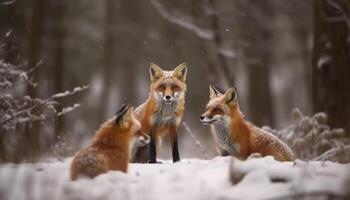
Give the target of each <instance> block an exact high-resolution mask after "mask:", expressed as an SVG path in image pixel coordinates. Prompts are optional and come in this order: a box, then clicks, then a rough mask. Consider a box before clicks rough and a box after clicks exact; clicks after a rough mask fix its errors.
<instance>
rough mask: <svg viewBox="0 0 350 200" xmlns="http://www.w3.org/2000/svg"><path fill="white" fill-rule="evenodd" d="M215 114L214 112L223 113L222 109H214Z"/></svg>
mask: <svg viewBox="0 0 350 200" xmlns="http://www.w3.org/2000/svg"><path fill="white" fill-rule="evenodd" d="M213 112H214V113H222V112H223V111H222V109H221V108H214V109H213Z"/></svg>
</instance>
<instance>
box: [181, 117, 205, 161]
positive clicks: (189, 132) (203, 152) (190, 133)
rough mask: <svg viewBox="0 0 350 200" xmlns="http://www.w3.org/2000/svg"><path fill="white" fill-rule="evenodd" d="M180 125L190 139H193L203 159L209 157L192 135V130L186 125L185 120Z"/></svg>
mask: <svg viewBox="0 0 350 200" xmlns="http://www.w3.org/2000/svg"><path fill="white" fill-rule="evenodd" d="M182 125H183V126H184V127H185V129H186V131H187V133H188V134H189V135H190V137H191V139H192V140H193V142H194V143H195V144H196V145H197V147H198V149H200V151H201V152H202V154H203V156H204V158H205V159H209V156H208V154H207V153H206V151H205V149H204V147H203V145H202V143H201V142H200V141H199V140H197V139H196V137H195V136H194V134H193V132H192V131H191V129H190V127H189V126H188V125H187V123H186V122H183V123H182Z"/></svg>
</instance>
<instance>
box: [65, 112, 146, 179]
mask: <svg viewBox="0 0 350 200" xmlns="http://www.w3.org/2000/svg"><path fill="white" fill-rule="evenodd" d="M140 128H141V126H140V123H139V121H138V120H137V119H136V118H135V116H134V112H133V108H132V107H129V106H124V107H123V108H122V109H121V110H120V111H119V112H118V113H117V116H116V117H115V118H113V119H110V120H108V121H107V122H105V123H104V124H103V125H102V126H101V127H100V129H99V130H98V131H97V133H96V135H95V137H94V138H93V141H92V143H91V144H90V145H89V146H88V147H87V148H85V149H83V150H81V151H79V152H78V153H77V154H76V155H75V156H74V158H73V161H72V164H71V180H76V179H77V178H78V177H79V176H85V177H90V178H94V177H96V176H98V175H100V174H103V173H106V172H108V171H110V170H118V171H122V172H127V168H128V162H129V157H130V142H131V140H132V138H133V136H134V134H135V133H136V132H138V131H139V130H140Z"/></svg>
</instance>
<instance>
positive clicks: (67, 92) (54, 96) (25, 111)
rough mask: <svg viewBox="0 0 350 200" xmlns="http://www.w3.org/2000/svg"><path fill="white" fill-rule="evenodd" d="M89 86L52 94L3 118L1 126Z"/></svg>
mask: <svg viewBox="0 0 350 200" xmlns="http://www.w3.org/2000/svg"><path fill="white" fill-rule="evenodd" d="M88 88H89V86H87V85H85V86H83V87H79V88H75V89H73V91H66V92H63V93H58V94H55V95H52V96H51V97H49V98H47V99H45V100H43V101H42V102H40V103H39V104H36V105H33V106H31V107H29V108H27V109H25V110H21V111H18V112H17V113H15V114H13V115H12V116H11V117H9V118H7V119H5V120H3V121H2V122H0V126H3V125H4V124H6V123H8V122H9V121H11V120H13V119H15V118H16V117H18V116H20V115H22V114H24V113H28V112H30V111H32V110H34V109H36V108H38V107H40V106H42V105H45V104H46V103H48V102H50V101H53V100H55V99H59V98H62V97H65V96H71V95H73V94H75V93H77V92H80V91H83V90H86V89H88Z"/></svg>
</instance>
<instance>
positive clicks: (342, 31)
mask: <svg viewBox="0 0 350 200" xmlns="http://www.w3.org/2000/svg"><path fill="white" fill-rule="evenodd" d="M346 6H347V3H346V2H345V1H331V0H329V1H327V0H314V33H315V36H314V49H313V67H312V75H313V76H312V89H313V94H312V95H313V105H314V107H313V108H314V112H319V111H323V112H326V113H327V115H328V120H329V124H330V126H331V127H335V128H336V127H344V128H346V130H347V131H350V103H349V102H350V78H349V75H350V65H349V64H350V54H349V53H350V51H349V49H350V47H349V46H350V45H349V36H350V32H349V29H350V25H349V21H348V22H346V19H345V17H344V15H345V16H347V20H348V19H349V16H350V8H349V7H348V8H347V7H346Z"/></svg>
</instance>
